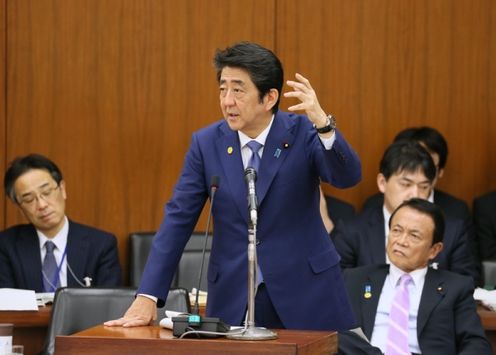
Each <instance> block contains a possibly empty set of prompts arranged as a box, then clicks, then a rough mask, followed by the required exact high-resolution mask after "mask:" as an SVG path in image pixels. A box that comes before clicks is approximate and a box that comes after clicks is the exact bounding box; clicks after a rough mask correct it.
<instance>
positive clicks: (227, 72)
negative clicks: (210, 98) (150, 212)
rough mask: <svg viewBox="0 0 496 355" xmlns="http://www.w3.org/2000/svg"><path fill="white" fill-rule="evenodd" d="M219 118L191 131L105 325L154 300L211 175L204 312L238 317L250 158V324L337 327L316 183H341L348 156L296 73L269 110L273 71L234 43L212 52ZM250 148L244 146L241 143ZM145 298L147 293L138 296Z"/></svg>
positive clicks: (230, 319) (343, 305) (257, 51)
mask: <svg viewBox="0 0 496 355" xmlns="http://www.w3.org/2000/svg"><path fill="white" fill-rule="evenodd" d="M214 61H215V66H216V70H217V79H218V83H219V96H220V106H221V109H222V113H223V115H224V119H222V120H220V121H218V122H216V123H214V124H212V125H210V126H208V127H206V128H204V129H202V130H200V131H198V132H196V133H194V134H193V138H192V142H191V146H190V148H189V151H188V153H187V155H186V159H185V163H184V167H183V171H182V173H181V176H180V178H179V181H178V183H177V185H176V187H175V190H174V195H173V197H172V199H171V200H170V201H169V202H168V203H167V205H166V208H165V218H164V220H163V222H162V225H161V226H160V229H159V231H158V232H157V235H156V236H155V240H154V243H153V246H152V250H151V252H150V256H149V258H148V262H147V265H146V268H145V271H144V275H143V278H142V282H141V285H140V287H139V291H138V292H139V295H138V297H137V298H136V300H135V302H134V303H133V304H132V305H131V307H130V308H129V310H128V311H127V312H126V314H125V315H124V317H123V318H120V319H118V320H113V321H109V322H107V323H106V325H110V326H112V325H114V326H116V325H121V326H126V327H129V326H140V325H147V324H149V323H150V322H151V321H152V319H153V318H154V315H155V314H156V309H155V308H156V303H158V305H159V306H162V305H163V304H164V301H165V298H166V297H167V292H168V290H169V285H170V284H171V281H172V277H173V275H174V271H175V270H176V267H177V264H178V262H179V259H180V257H181V254H182V251H183V248H184V246H185V244H186V242H187V240H188V238H189V237H190V235H191V233H192V231H193V229H194V227H195V224H196V222H197V219H198V217H199V215H200V212H201V211H202V208H203V206H204V204H205V202H206V200H207V198H208V197H209V190H210V187H209V184H210V180H211V177H212V176H218V177H220V187H219V189H218V191H217V192H216V195H215V203H214V205H213V217H214V220H215V229H214V237H213V242H212V251H211V255H210V262H209V268H208V304H207V310H206V313H207V316H215V317H219V318H221V319H222V320H224V321H225V322H227V323H229V324H232V325H239V324H242V322H243V320H244V318H245V312H246V307H247V281H246V278H247V274H248V271H247V244H248V208H247V202H246V197H247V187H246V185H245V181H244V178H243V175H244V170H245V168H246V167H247V166H248V163H249V161H250V159H251V157H252V154H258V155H259V157H260V158H261V162H260V165H259V169H258V174H257V176H258V178H257V181H256V190H257V195H258V202H259V207H258V225H257V254H258V264H259V267H260V270H261V274H262V276H263V282H262V283H261V284H260V285H259V287H258V290H257V294H256V299H255V305H256V306H255V313H256V314H255V323H256V325H257V326H265V327H269V328H298V329H348V328H350V327H353V326H354V319H353V316H352V313H351V308H350V305H349V303H348V299H347V295H346V291H345V289H344V285H343V279H342V275H341V271H340V266H339V256H338V254H337V252H336V250H335V248H334V245H333V244H332V242H331V240H330V239H329V235H328V234H327V232H326V229H325V227H324V224H323V222H322V219H321V217H320V213H319V198H320V193H319V184H320V181H321V180H322V181H325V182H328V183H331V184H332V185H334V186H336V187H339V188H345V187H350V186H353V185H355V184H357V183H358V182H359V181H360V179H361V167H360V161H359V159H358V157H357V155H356V154H355V152H354V151H353V150H352V148H351V147H350V146H349V145H348V143H347V142H346V141H345V139H344V138H343V136H342V135H341V133H340V132H339V131H338V130H337V129H335V120H334V118H333V117H332V116H331V115H327V114H326V113H325V112H324V111H323V110H322V108H321V107H320V105H319V102H318V100H317V97H316V94H315V91H314V90H313V88H312V87H311V85H310V83H309V81H308V80H307V79H306V78H304V77H303V76H302V75H300V74H296V80H295V81H287V84H288V85H289V86H290V87H291V88H292V89H293V90H292V91H291V92H287V93H285V96H286V97H294V98H296V99H298V100H299V101H300V102H299V103H298V104H296V105H294V106H291V107H290V108H289V110H291V111H299V110H303V111H305V112H306V114H307V115H306V116H304V115H298V114H290V113H285V112H281V111H279V110H278V104H279V99H280V94H281V91H282V86H283V69H282V65H281V63H280V61H279V59H278V58H277V57H276V56H275V55H274V53H272V52H271V51H270V50H268V49H266V48H263V47H261V46H259V45H257V44H254V43H249V42H241V43H237V44H235V45H233V46H232V47H228V48H226V49H225V50H219V51H217V53H216V55H215V59H214ZM252 140H255V141H257V142H258V143H259V144H261V146H262V148H261V149H260V150H259V151H258V153H252V151H251V148H249V147H248V143H249V142H250V141H252ZM150 296H152V297H150Z"/></svg>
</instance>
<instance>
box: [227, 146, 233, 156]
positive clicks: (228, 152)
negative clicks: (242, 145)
mask: <svg viewBox="0 0 496 355" xmlns="http://www.w3.org/2000/svg"><path fill="white" fill-rule="evenodd" d="M233 150H234V149H233V147H227V154H229V155H231V154H232V153H233Z"/></svg>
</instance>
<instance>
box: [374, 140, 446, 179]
mask: <svg viewBox="0 0 496 355" xmlns="http://www.w3.org/2000/svg"><path fill="white" fill-rule="evenodd" d="M418 170H420V171H422V172H423V173H424V175H425V176H426V177H427V179H429V181H430V182H432V181H433V180H434V178H435V177H436V166H435V165H434V161H433V160H432V157H431V155H430V154H429V153H428V152H427V150H425V148H424V147H422V146H421V145H420V144H419V143H417V142H416V141H413V140H400V141H397V142H393V143H392V144H391V145H390V146H389V147H387V149H386V151H385V152H384V155H383V156H382V159H381V162H380V164H379V172H380V173H381V174H382V175H384V177H385V178H386V180H389V178H390V177H391V176H392V175H394V174H396V173H401V172H402V171H407V172H412V173H414V172H416V171H418Z"/></svg>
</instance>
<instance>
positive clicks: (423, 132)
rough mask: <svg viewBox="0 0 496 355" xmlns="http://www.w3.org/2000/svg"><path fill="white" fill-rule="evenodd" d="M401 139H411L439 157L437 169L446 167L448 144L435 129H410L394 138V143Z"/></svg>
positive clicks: (423, 127)
mask: <svg viewBox="0 0 496 355" xmlns="http://www.w3.org/2000/svg"><path fill="white" fill-rule="evenodd" d="M402 139H413V140H415V141H417V142H419V143H423V144H424V145H425V147H426V148H427V150H428V151H429V152H431V153H436V154H437V155H439V169H443V168H444V167H445V166H446V161H447V160H448V143H447V142H446V139H444V137H443V135H442V134H441V133H440V132H439V131H438V130H437V129H435V128H432V127H428V126H422V127H410V128H407V129H404V130H403V131H401V132H400V133H398V134H397V135H396V137H394V141H395V142H396V141H398V140H402Z"/></svg>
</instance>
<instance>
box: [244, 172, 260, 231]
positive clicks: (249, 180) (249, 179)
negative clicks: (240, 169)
mask: <svg viewBox="0 0 496 355" xmlns="http://www.w3.org/2000/svg"><path fill="white" fill-rule="evenodd" d="M245 181H246V184H247V185H248V211H249V212H250V221H251V223H252V224H253V225H256V224H257V209H258V203H257V194H256V192H255V182H256V181H257V171H256V170H255V169H253V168H251V167H249V168H246V170H245Z"/></svg>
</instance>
